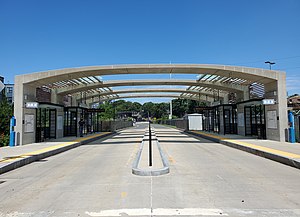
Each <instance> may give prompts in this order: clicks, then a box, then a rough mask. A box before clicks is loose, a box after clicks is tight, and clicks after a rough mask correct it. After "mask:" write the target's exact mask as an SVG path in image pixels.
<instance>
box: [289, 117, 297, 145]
mask: <svg viewBox="0 0 300 217" xmlns="http://www.w3.org/2000/svg"><path fill="white" fill-rule="evenodd" d="M288 118H289V142H291V143H295V142H296V135H295V119H294V114H293V112H291V111H289V115H288Z"/></svg>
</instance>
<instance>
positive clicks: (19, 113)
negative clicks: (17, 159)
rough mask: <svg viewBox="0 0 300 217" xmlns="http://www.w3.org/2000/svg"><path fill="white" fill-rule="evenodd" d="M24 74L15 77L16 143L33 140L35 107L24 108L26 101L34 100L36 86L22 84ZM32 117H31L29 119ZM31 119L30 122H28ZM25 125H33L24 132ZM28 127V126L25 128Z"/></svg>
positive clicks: (20, 143) (26, 142)
mask: <svg viewBox="0 0 300 217" xmlns="http://www.w3.org/2000/svg"><path fill="white" fill-rule="evenodd" d="M23 79H24V76H23V75H20V76H16V78H15V88H14V91H15V92H14V94H15V104H14V115H15V117H16V128H15V130H16V141H17V142H16V144H17V145H23V144H28V143H33V142H35V129H36V109H26V108H25V103H26V102H35V101H36V87H35V86H30V85H24V84H23ZM31 118H33V119H31ZM29 120H31V121H32V122H29ZM26 125H27V126H28V125H30V126H32V127H33V130H32V131H30V132H25V129H26ZM27 129H28V128H27Z"/></svg>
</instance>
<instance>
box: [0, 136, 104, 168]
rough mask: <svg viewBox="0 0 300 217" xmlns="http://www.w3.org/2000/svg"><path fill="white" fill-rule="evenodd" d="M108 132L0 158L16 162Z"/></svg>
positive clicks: (4, 161) (2, 161)
mask: <svg viewBox="0 0 300 217" xmlns="http://www.w3.org/2000/svg"><path fill="white" fill-rule="evenodd" d="M107 134H110V132H103V133H101V134H96V135H92V136H88V137H83V138H79V139H76V140H74V141H72V142H63V143H61V144H58V145H53V146H50V147H47V148H43V149H40V150H37V151H32V152H28V153H25V154H22V155H17V156H12V157H6V158H3V159H0V163H10V162H14V161H17V160H21V159H23V158H27V157H30V156H34V155H38V154H43V153H46V152H49V151H53V150H56V149H59V148H63V147H67V146H70V145H73V144H75V143H78V142H82V141H85V140H89V139H92V138H96V137H99V136H103V135H107Z"/></svg>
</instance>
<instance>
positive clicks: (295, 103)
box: [287, 94, 300, 109]
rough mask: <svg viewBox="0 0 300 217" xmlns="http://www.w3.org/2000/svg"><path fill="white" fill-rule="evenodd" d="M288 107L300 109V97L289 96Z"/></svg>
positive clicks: (296, 95) (297, 95)
mask: <svg viewBox="0 0 300 217" xmlns="http://www.w3.org/2000/svg"><path fill="white" fill-rule="evenodd" d="M287 103H288V107H289V108H291V107H292V108H294V109H300V95H299V94H295V95H292V96H289V97H288V99H287Z"/></svg>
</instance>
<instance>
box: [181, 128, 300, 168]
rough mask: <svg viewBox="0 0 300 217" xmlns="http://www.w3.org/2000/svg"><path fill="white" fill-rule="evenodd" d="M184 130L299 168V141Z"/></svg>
mask: <svg viewBox="0 0 300 217" xmlns="http://www.w3.org/2000/svg"><path fill="white" fill-rule="evenodd" d="M186 132H187V133H188V134H191V135H194V136H196V137H202V138H204V139H208V140H211V141H214V142H218V143H221V144H224V145H227V146H230V147H232V148H236V149H239V150H242V151H246V152H249V153H252V154H255V155H258V156H261V157H264V158H267V159H270V160H274V161H277V162H280V163H283V164H286V165H289V166H292V167H295V168H298V169H300V143H289V142H277V141H273V140H262V139H254V138H253V137H243V136H240V135H231V134H225V135H220V134H217V133H212V132H204V131H186Z"/></svg>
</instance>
